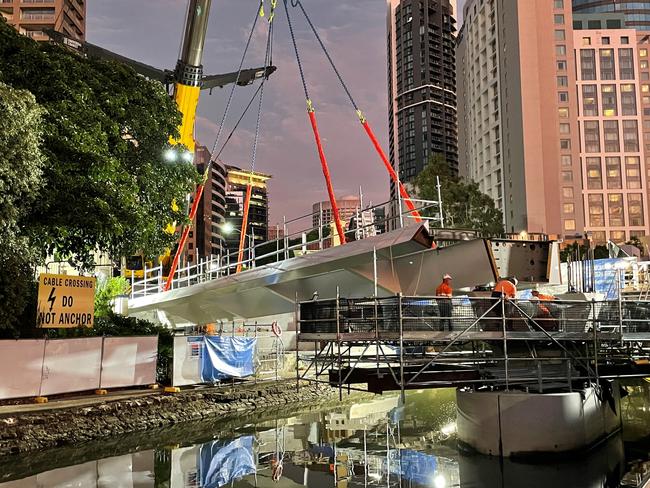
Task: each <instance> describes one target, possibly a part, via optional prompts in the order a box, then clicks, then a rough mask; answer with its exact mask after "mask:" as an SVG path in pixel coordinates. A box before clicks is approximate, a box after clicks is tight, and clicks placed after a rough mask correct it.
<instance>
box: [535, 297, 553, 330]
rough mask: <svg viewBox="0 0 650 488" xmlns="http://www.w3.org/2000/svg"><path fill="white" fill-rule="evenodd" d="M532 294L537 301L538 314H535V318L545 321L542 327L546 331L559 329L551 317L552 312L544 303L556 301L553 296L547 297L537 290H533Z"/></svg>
mask: <svg viewBox="0 0 650 488" xmlns="http://www.w3.org/2000/svg"><path fill="white" fill-rule="evenodd" d="M531 293H532V295H533V300H536V301H537V312H536V314H535V317H536V318H540V319H545V320H544V323H542V324H540V325H542V327H543V328H544V329H545V330H555V329H557V325H558V324H557V323H555V320H554V319H553V316H552V315H551V311H550V310H549V307H548V306H547V305H545V304H544V303H542V302H552V301H553V300H556V298H555V297H554V296H553V295H545V294H544V293H540V292H539V291H537V290H533V291H532V292H531Z"/></svg>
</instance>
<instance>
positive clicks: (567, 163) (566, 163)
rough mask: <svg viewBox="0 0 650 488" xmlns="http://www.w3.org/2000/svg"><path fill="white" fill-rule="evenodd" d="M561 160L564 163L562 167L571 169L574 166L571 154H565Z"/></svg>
mask: <svg viewBox="0 0 650 488" xmlns="http://www.w3.org/2000/svg"><path fill="white" fill-rule="evenodd" d="M560 160H561V161H562V166H564V167H565V168H566V167H570V166H571V165H572V164H573V161H572V160H571V155H570V154H563V155H562V156H560Z"/></svg>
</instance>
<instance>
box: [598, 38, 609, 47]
mask: <svg viewBox="0 0 650 488" xmlns="http://www.w3.org/2000/svg"><path fill="white" fill-rule="evenodd" d="M600 43H601V44H602V45H603V46H609V37H602V38H601V39H600Z"/></svg>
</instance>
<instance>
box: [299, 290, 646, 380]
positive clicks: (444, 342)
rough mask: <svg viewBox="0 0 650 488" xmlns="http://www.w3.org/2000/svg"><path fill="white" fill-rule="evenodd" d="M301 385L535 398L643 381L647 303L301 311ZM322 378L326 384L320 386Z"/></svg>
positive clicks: (414, 300) (373, 301)
mask: <svg viewBox="0 0 650 488" xmlns="http://www.w3.org/2000/svg"><path fill="white" fill-rule="evenodd" d="M297 308H298V309H299V313H300V316H299V319H298V318H297V323H298V324H299V334H298V344H299V347H298V348H297V349H298V350H299V351H300V350H303V351H304V350H306V348H307V347H308V344H310V345H311V346H312V347H313V349H312V351H313V352H312V353H309V354H303V355H300V353H297V355H298V359H299V360H302V361H303V363H306V364H307V368H306V369H305V370H303V371H302V372H300V371H298V372H297V376H298V379H306V380H309V381H316V382H323V383H327V384H330V385H335V386H337V387H339V391H341V392H342V389H343V388H348V389H354V388H358V386H354V385H366V386H367V389H368V390H369V391H374V392H382V391H386V390H401V391H402V392H403V391H404V390H405V389H419V388H427V387H430V388H435V387H452V386H462V385H475V386H482V385H492V386H496V387H504V388H505V389H509V388H510V387H525V388H528V389H532V390H536V391H540V392H542V391H544V390H545V389H549V388H558V387H559V388H562V387H564V388H568V389H569V390H571V389H572V387H573V384H574V383H575V382H576V381H579V382H585V381H586V382H597V381H598V380H599V379H601V378H617V377H641V376H645V375H648V374H650V367H648V365H645V366H642V365H640V364H637V361H636V360H638V359H641V358H647V357H648V353H649V352H650V348H649V345H650V303H647V302H644V303H641V302H625V301H620V300H619V301H601V302H596V301H585V300H582V301H579V300H572V301H569V300H566V301H552V302H540V301H533V300H508V299H499V298H489V297H473V298H468V297H464V298H454V299H449V298H435V297H404V296H401V295H398V296H395V297H389V298H369V299H347V298H336V299H332V300H320V301H308V302H302V303H300V304H299V307H297ZM323 376H325V378H323Z"/></svg>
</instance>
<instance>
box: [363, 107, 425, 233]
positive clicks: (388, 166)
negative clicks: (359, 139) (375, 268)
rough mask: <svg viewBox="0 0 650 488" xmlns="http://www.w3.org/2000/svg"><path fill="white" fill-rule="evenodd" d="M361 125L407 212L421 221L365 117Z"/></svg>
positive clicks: (417, 220)
mask: <svg viewBox="0 0 650 488" xmlns="http://www.w3.org/2000/svg"><path fill="white" fill-rule="evenodd" d="M361 125H363V128H364V129H365V130H366V134H368V137H370V140H371V141H372V144H373V146H375V149H376V150H377V153H378V154H379V157H380V158H381V160H382V161H383V163H384V166H386V169H387V170H388V173H389V174H390V177H391V179H392V180H393V181H394V182H395V183H396V184H397V185H398V187H399V193H400V195H402V198H403V199H404V203H406V206H407V207H408V209H409V212H411V215H413V217H414V218H415V221H416V222H418V223H419V222H422V218H421V217H420V213H419V212H418V211H417V210H416V209H415V205H413V202H412V201H411V197H410V196H409V194H408V192H407V191H406V188H404V185H403V184H402V182H401V181H399V178H398V177H397V173H396V172H395V170H394V169H393V166H392V165H391V164H390V162H389V161H388V158H387V157H386V153H384V150H383V149H382V148H381V145H380V144H379V141H378V140H377V137H375V133H374V132H373V131H372V129H371V127H370V124H369V123H368V121H367V120H366V119H365V117H363V118H361Z"/></svg>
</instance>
